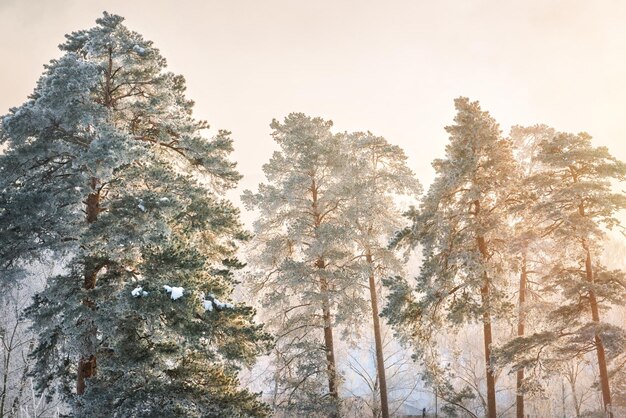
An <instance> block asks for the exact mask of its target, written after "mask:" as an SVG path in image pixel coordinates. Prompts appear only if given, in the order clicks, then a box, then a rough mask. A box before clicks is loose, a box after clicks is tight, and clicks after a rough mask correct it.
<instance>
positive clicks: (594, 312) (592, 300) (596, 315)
mask: <svg viewBox="0 0 626 418" xmlns="http://www.w3.org/2000/svg"><path fill="white" fill-rule="evenodd" d="M583 248H584V250H585V252H586V258H585V276H586V278H587V281H588V282H589V283H594V277H593V270H592V268H591V252H590V251H589V243H588V242H587V240H586V239H585V240H583ZM589 304H590V306H591V319H592V320H593V322H594V323H596V324H599V323H600V312H599V309H598V301H597V299H596V292H595V291H594V290H593V289H590V290H589ZM594 340H595V343H596V352H597V354H598V368H599V369H600V387H601V388H602V403H603V405H604V411H605V412H606V413H608V414H609V418H613V412H611V387H610V385H609V373H608V370H607V365H606V355H605V353H604V343H603V342H602V338H600V335H598V334H597V333H596V335H595V337H594Z"/></svg>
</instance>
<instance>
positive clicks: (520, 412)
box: [515, 249, 528, 418]
mask: <svg viewBox="0 0 626 418" xmlns="http://www.w3.org/2000/svg"><path fill="white" fill-rule="evenodd" d="M527 281H528V273H527V269H526V249H524V251H523V253H522V272H521V274H520V279H519V301H518V304H519V314H518V315H519V316H518V319H517V336H518V337H523V336H524V332H525V325H526V318H525V313H524V304H525V303H526V283H527ZM523 383H524V369H523V368H522V369H519V370H518V371H517V385H516V387H517V397H516V399H515V406H516V410H517V414H516V416H517V418H525V417H524V394H523V393H522V390H523V389H522V385H523Z"/></svg>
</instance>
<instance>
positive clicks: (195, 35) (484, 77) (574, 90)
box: [0, 0, 626, 189]
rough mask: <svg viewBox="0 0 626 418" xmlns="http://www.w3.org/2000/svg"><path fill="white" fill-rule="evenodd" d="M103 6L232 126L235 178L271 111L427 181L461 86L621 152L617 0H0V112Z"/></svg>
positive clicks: (623, 31) (213, 117)
mask: <svg viewBox="0 0 626 418" xmlns="http://www.w3.org/2000/svg"><path fill="white" fill-rule="evenodd" d="M104 10H107V11H108V12H110V13H116V14H120V15H122V16H124V17H125V18H126V25H127V26H128V27H129V28H131V29H133V30H136V31H138V32H140V33H141V34H143V35H144V37H145V38H147V39H150V40H153V41H154V43H155V46H156V47H157V48H159V49H160V50H161V52H162V54H163V55H164V56H165V57H166V58H167V60H168V63H169V67H170V69H171V70H172V71H174V72H176V73H180V74H183V75H184V76H185V77H186V79H187V83H188V96H189V98H191V99H193V100H195V101H196V109H195V115H196V117H197V118H200V119H206V120H208V121H209V123H210V124H211V125H212V127H213V128H216V129H217V128H224V129H228V130H231V131H232V132H233V137H234V138H235V147H236V151H235V154H234V159H235V160H236V161H237V162H238V163H239V168H240V171H241V172H242V174H244V176H245V177H244V180H243V182H242V189H243V188H252V187H254V186H255V185H256V184H257V183H258V182H259V181H260V180H261V166H262V165H263V164H264V163H265V162H266V161H267V160H268V158H269V157H270V155H271V152H272V150H273V149H274V145H273V143H272V140H271V137H270V136H269V132H270V129H269V126H268V125H269V123H270V122H271V120H272V118H279V119H282V118H283V117H284V116H285V115H286V114H288V113H289V112H294V111H298V112H305V113H307V114H310V115H311V116H322V117H324V118H327V119H332V120H333V121H334V122H335V127H336V128H337V129H338V130H342V131H343V130H349V131H354V130H361V131H365V130H370V131H372V132H374V133H376V134H378V135H382V136H385V137H386V138H387V139H388V140H389V141H390V142H392V143H395V144H398V145H400V146H402V147H403V148H404V149H405V150H406V152H407V154H408V155H409V157H410V163H411V167H412V168H413V169H414V171H415V172H416V173H417V174H418V177H419V178H420V179H421V180H422V182H423V183H425V184H428V183H429V182H430V181H431V180H432V176H433V171H432V169H431V167H430V162H431V161H432V160H433V159H434V158H437V157H441V156H442V155H443V147H444V145H445V143H446V141H447V135H446V133H445V131H444V130H443V127H444V126H445V125H447V124H450V123H451V122H452V118H453V116H454V108H453V99H454V98H455V97H458V96H461V95H463V96H468V97H470V98H471V99H473V100H479V101H480V102H481V104H482V106H483V108H484V109H486V110H489V111H490V112H491V114H492V115H493V116H494V117H495V118H496V119H497V120H498V121H499V122H500V124H501V127H502V129H503V130H504V132H505V133H506V132H508V130H509V128H510V126H511V125H514V124H535V123H546V124H549V125H552V126H554V127H555V128H557V129H559V130H564V131H572V132H579V131H587V132H589V133H590V134H591V135H592V136H593V137H594V141H595V143H596V144H598V145H607V146H608V147H609V149H610V150H611V152H612V153H613V154H614V155H615V156H617V157H619V158H620V159H622V160H626V26H625V23H626V2H624V1H546V0H543V1H529V0H524V1H470V0H457V1H435V0H429V1H417V0H414V1H400V0H396V1H366V0H343V1H342V0H334V1H324V0H322V1H320V0H315V1H296V0H291V1H289V0H282V1H277V0H250V1H237V0H219V1H218V0H197V1H191V0H189V1H185V0H177V1H155V0H141V1H137V0H133V1H129V0H107V1H95V0H93V1H90V0H46V1H44V0H41V1H34V0H0V57H1V58H2V63H1V64H0V114H3V113H6V111H7V109H8V108H9V107H11V106H15V105H19V104H21V103H22V102H23V101H24V100H25V99H26V96H27V95H28V94H29V93H30V92H32V89H33V87H34V85H35V81H36V80H37V78H38V77H39V75H40V74H41V72H42V70H43V68H42V66H43V64H44V63H46V62H47V61H49V60H50V59H51V58H54V57H57V56H58V55H59V51H58V49H57V45H58V44H59V43H61V42H62V41H63V39H64V37H63V35H64V34H66V33H69V32H71V31H73V30H77V29H84V28H89V27H91V26H93V25H94V24H95V19H96V18H98V17H99V16H100V15H101V13H102V11H104Z"/></svg>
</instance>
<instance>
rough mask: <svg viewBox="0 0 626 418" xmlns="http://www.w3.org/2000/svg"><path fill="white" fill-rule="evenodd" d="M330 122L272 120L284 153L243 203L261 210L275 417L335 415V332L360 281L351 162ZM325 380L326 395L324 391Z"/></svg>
mask: <svg viewBox="0 0 626 418" xmlns="http://www.w3.org/2000/svg"><path fill="white" fill-rule="evenodd" d="M331 126H332V122H330V121H325V120H323V119H321V118H311V117H308V116H306V115H304V114H302V113H292V114H290V115H288V116H287V117H286V118H285V121H284V122H283V123H280V122H278V121H276V120H274V121H273V122H272V124H271V127H272V129H273V133H272V136H273V137H274V140H275V141H276V142H277V143H278V145H279V147H280V150H279V151H277V152H275V153H274V155H273V156H272V158H271V160H270V161H269V162H268V163H267V164H265V165H264V166H263V171H264V172H265V176H266V178H267V181H268V183H263V184H260V185H259V188H258V192H257V193H252V192H250V191H246V192H245V193H244V195H243V197H242V200H243V201H244V203H245V204H246V206H247V208H248V209H251V210H252V209H256V210H258V212H259V214H258V218H257V220H256V221H255V224H254V231H255V234H256V235H255V237H254V239H253V242H252V244H253V246H254V254H253V257H254V258H253V260H254V265H255V266H256V267H257V268H258V270H257V271H255V272H252V273H253V277H254V280H255V282H256V283H257V284H258V286H257V289H256V292H257V294H258V295H262V298H263V302H264V305H265V307H266V309H267V310H268V311H269V315H270V318H269V319H268V324H270V325H272V326H273V327H274V328H273V329H275V330H276V334H277V341H276V349H275V353H274V366H275V369H276V376H275V384H276V390H275V396H276V398H277V400H276V402H275V403H276V406H277V407H282V406H284V407H286V408H296V409H298V410H299V411H300V413H303V414H304V413H306V414H309V415H310V414H313V413H314V411H315V412H317V413H324V412H323V411H324V408H326V411H328V412H327V414H328V415H329V416H337V415H338V414H339V392H338V389H339V382H340V376H339V373H338V370H337V362H336V356H335V343H334V338H335V336H334V334H335V332H334V331H335V330H334V328H335V325H336V323H337V322H338V321H339V320H340V318H342V319H344V320H345V316H346V315H354V316H358V315H359V313H360V312H364V311H365V308H364V307H362V306H361V307H359V306H358V305H356V306H355V305H353V303H354V301H353V293H357V292H356V291H355V290H354V289H355V286H356V281H355V280H353V279H352V277H351V276H350V274H349V271H348V270H347V269H346V265H345V263H346V260H349V259H351V256H352V247H351V241H350V240H349V235H348V234H349V233H350V229H349V228H348V225H347V224H346V222H345V218H344V216H343V209H344V208H345V207H346V206H347V204H348V197H347V196H348V195H347V190H346V187H345V184H344V183H343V181H342V179H343V177H344V174H345V173H346V170H347V164H346V161H347V156H346V153H345V152H344V151H345V149H344V148H343V144H342V139H343V136H342V135H336V134H333V133H332V132H331V131H330V128H331ZM324 380H326V386H327V388H328V390H327V391H324V390H321V389H322V387H323V386H324V385H323V381H324Z"/></svg>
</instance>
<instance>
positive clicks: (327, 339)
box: [315, 258, 339, 418]
mask: <svg viewBox="0 0 626 418" xmlns="http://www.w3.org/2000/svg"><path fill="white" fill-rule="evenodd" d="M315 266H316V267H317V268H318V269H324V268H325V267H326V266H325V264H324V260H323V259H321V258H320V259H318V260H317V261H316V263H315ZM320 292H321V294H322V318H323V320H324V348H325V349H326V362H327V370H328V392H329V395H330V397H331V399H332V400H333V401H334V403H335V407H336V408H337V410H336V411H333V412H332V413H331V414H330V417H331V418H336V417H338V416H339V411H338V408H339V392H338V390H337V386H338V385H337V365H336V363H335V343H334V339H333V326H332V320H331V313H330V298H329V295H328V292H329V287H328V281H327V280H326V278H325V277H323V276H322V277H320Z"/></svg>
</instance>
